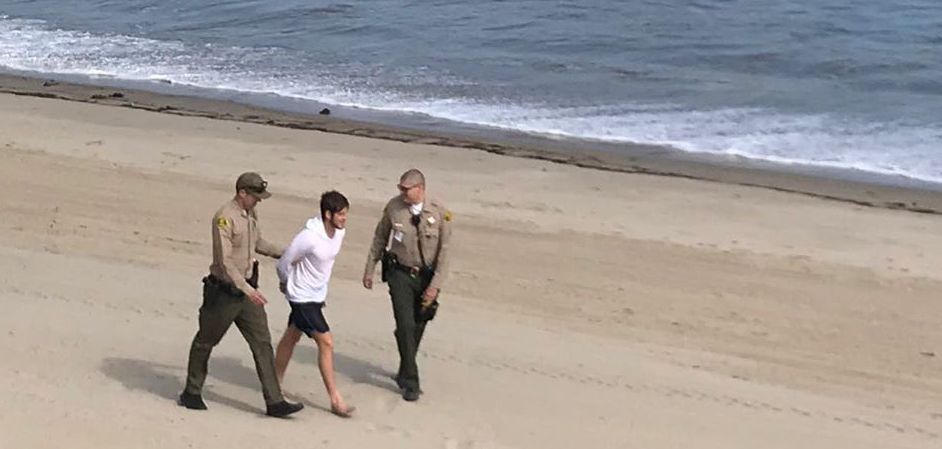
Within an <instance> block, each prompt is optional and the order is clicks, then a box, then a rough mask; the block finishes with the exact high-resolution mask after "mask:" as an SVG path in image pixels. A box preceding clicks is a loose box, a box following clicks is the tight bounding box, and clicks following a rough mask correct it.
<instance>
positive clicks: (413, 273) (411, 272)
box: [409, 267, 419, 277]
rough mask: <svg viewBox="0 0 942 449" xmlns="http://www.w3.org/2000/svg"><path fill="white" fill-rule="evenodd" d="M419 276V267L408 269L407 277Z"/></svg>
mask: <svg viewBox="0 0 942 449" xmlns="http://www.w3.org/2000/svg"><path fill="white" fill-rule="evenodd" d="M418 275H419V267H409V276H412V277H416V276H418Z"/></svg>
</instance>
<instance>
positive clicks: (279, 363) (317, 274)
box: [275, 191, 354, 418]
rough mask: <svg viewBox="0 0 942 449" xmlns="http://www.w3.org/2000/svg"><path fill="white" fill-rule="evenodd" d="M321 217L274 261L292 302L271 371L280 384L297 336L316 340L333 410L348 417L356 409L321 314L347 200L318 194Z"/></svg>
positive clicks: (347, 205)
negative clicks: (347, 399)
mask: <svg viewBox="0 0 942 449" xmlns="http://www.w3.org/2000/svg"><path fill="white" fill-rule="evenodd" d="M320 206H321V207H320V209H321V214H320V217H313V218H311V219H309V220H308V221H307V223H306V224H305V225H304V228H303V229H301V231H300V232H298V234H297V235H296V236H295V237H294V240H292V241H291V245H290V246H288V249H286V250H285V252H284V254H283V255H282V257H281V259H280V260H279V261H278V278H279V279H280V280H281V291H282V292H283V293H284V294H285V297H286V298H287V299H288V303H289V304H290V305H291V315H290V316H289V317H288V328H287V329H285V334H284V336H282V337H281V342H279V343H278V349H277V350H276V351H275V373H276V375H277V377H278V383H279V384H282V385H283V381H284V377H285V370H287V369H288V362H290V361H291V354H292V353H294V347H295V346H296V345H297V344H298V341H299V340H300V339H301V335H302V334H304V335H307V336H308V337H310V338H313V339H314V341H315V342H316V343H317V350H318V355H317V365H318V367H319V368H320V371H321V377H323V379H324V386H325V387H327V395H328V396H329V397H330V410H331V412H332V413H333V414H335V415H337V416H340V417H343V418H349V417H350V416H352V413H353V410H354V407H351V406H349V405H347V404H345V403H344V401H343V397H342V396H341V395H340V391H338V390H337V383H336V382H335V380H334V339H333V337H332V336H331V334H330V326H328V325H327V320H326V319H325V318H324V311H323V309H324V305H325V301H326V299H327V282H328V281H330V272H331V270H332V269H333V267H334V259H336V257H337V253H339V252H340V245H341V244H342V243H343V235H344V226H345V225H346V223H347V211H348V209H349V208H350V203H349V202H348V201H347V198H346V197H344V196H343V195H342V194H340V193H339V192H336V191H330V192H326V193H324V194H323V195H321V205H320Z"/></svg>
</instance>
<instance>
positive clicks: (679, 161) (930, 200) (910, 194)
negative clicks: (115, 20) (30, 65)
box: [0, 74, 942, 215]
mask: <svg viewBox="0 0 942 449" xmlns="http://www.w3.org/2000/svg"><path fill="white" fill-rule="evenodd" d="M0 93H7V94H12V95H21V96H32V97H41V98H53V99H61V100H68V101H77V102H84V103H93V104H101V105H108V106H120V107H128V108H134V109H141V110H148V111H153V112H161V113H167V114H174V115H181V116H192V117H204V118H212V119H220V120H229V121H238V122H246V123H256V124H263V125H270V126H277V127H283V128H292V129H301V130H313V131H321V132H327V133H336V134H346V135H353V136H360V137H370V138H376V139H383V140H391V141H398V142H408V143H416V144H426V145H440V146H445V147H453V148H465V149H474V150H480V151H485V152H489V153H493V154H498V155H503V156H510V157H517V158H527V159H537V160H544V161H550V162H555V163H560V164H566V165H572V166H577V167H583V168H590V169H596V170H603V171H610V172H621V173H627V174H645V175H654V176H664V177H674V178H686V179H694V180H701V181H709V182H717V183H723V184H732V185H739V186H747V187H757V188H763V189H768V190H774V191H779V192H785V193H792V194H798V195H804V196H809V197H814V198H819V199H825V200H831V201H838V202H844V203H850V204H855V205H858V206H865V207H874V208H883V209H894V210H905V211H909V212H915V213H921V214H934V215H942V191H938V190H933V189H931V188H930V187H929V186H930V185H931V184H930V183H927V182H926V183H922V182H919V181H911V182H907V184H913V185H919V186H920V187H913V186H909V185H893V184H892V183H882V182H877V181H876V179H877V178H878V177H879V176H880V175H877V174H873V179H874V180H873V181H870V180H858V179H846V178H849V177H850V176H843V177H841V176H836V174H837V173H838V172H839V171H838V170H826V169H820V170H813V173H805V172H802V171H800V170H788V169H787V168H786V167H784V166H782V167H777V166H773V165H774V164H772V163H763V162H760V161H752V160H747V159H741V160H736V161H730V160H729V159H730V158H723V157H719V156H716V157H711V156H710V155H697V154H693V153H683V152H681V151H680V150H676V151H674V150H671V149H669V148H667V147H661V146H656V145H642V144H633V145H615V144H606V143H601V142H600V143H597V144H595V143H591V142H587V143H576V142H573V141H567V140H554V139H550V138H542V137H539V136H532V135H528V134H525V133H513V132H506V131H496V130H495V132H494V134H495V135H497V137H496V138H490V137H484V136H475V137H473V138H470V137H468V136H464V135H460V133H453V132H447V131H441V132H440V131H437V130H436V131H434V132H429V131H423V130H417V129H411V128H408V127H397V126H392V125H385V124H381V123H373V122H366V121H360V120H351V119H346V118H337V117H335V116H330V115H312V114H304V113H299V112H288V111H280V110H275V109H272V108H268V107H262V106H254V105H249V104H244V103H239V102H236V101H232V100H222V99H212V98H203V97H197V96H185V95H177V94H168V93H157V92H152V91H147V90H143V89H138V88H128V87H111V86H97V85H91V84H81V83H78V82H71V81H60V80H56V79H55V78H54V77H31V76H23V75H12V74H0ZM480 134H483V132H481V133H480ZM615 148H617V149H619V150H622V151H625V150H627V152H628V154H616V153H615V151H613V150H614V149H615ZM807 171H812V170H810V169H809V170H807ZM840 172H843V170H840ZM848 172H849V171H848ZM826 173H828V174H832V175H835V176H834V177H829V176H826V175H825V174H826ZM887 179H889V177H887ZM922 186H925V188H921V187H922Z"/></svg>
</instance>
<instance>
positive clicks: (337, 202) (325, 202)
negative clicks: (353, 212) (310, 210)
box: [321, 190, 350, 218]
mask: <svg viewBox="0 0 942 449" xmlns="http://www.w3.org/2000/svg"><path fill="white" fill-rule="evenodd" d="M348 207H350V202H349V201H347V197H345V196H343V194H342V193H340V192H338V191H336V190H331V191H329V192H324V194H323V195H321V218H324V217H326V216H327V211H330V213H331V214H336V213H337V212H340V211H342V210H344V209H346V208H348Z"/></svg>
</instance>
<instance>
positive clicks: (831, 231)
mask: <svg viewBox="0 0 942 449" xmlns="http://www.w3.org/2000/svg"><path fill="white" fill-rule="evenodd" d="M6 80H7V81H9V80H10V78H7V79H6ZM32 82H39V83H41V80H40V81H35V80H34V81H32ZM27 87H28V86H27ZM34 87H35V86H34ZM17 89H18V87H16V86H12V87H11V85H10V83H9V82H8V83H7V85H6V87H5V88H4V89H3V90H4V91H6V92H14V91H17ZM19 89H25V88H23V87H22V86H20V87H19ZM37 89H39V88H38V87H37V88H35V89H33V90H31V91H30V92H32V94H33V95H34V96H22V95H12V94H0V136H2V137H0V155H2V162H0V192H2V193H0V214H2V216H3V217H4V219H3V220H2V226H3V232H2V233H0V272H2V273H3V280H2V282H0V300H2V303H3V305H4V306H5V313H3V314H0V339H2V341H3V343H2V344H0V360H2V361H3V363H0V403H2V404H4V405H5V407H4V411H3V412H2V413H0V448H4V449H6V448H11V449H13V448H59V447H64V446H66V445H68V446H69V447H72V448H96V449H101V448H112V447H113V448H118V447H121V448H124V447H142V448H149V447H155V448H156V447H161V448H163V447H232V448H241V447H246V448H248V447H335V448H363V447H388V448H407V447H408V448H447V449H455V448H463V449H464V448H535V447H541V448H572V447H593V448H644V449H649V448H724V449H726V448H828V449H834V448H854V449H862V448H874V449H876V448H881V449H883V448H936V447H940V446H942V376H940V373H942V302H940V301H939V298H940V295H942V272H940V270H939V267H940V266H942V251H940V249H942V232H939V231H940V230H942V216H940V215H939V214H938V213H936V212H935V211H937V210H939V209H938V205H940V204H942V200H940V198H939V197H940V194H939V193H934V192H921V191H913V190H907V189H901V188H897V187H887V186H869V185H860V184H854V183H849V182H839V181H829V180H815V179H810V178H807V177H804V176H797V175H796V176H785V175H782V174H765V175H763V172H756V171H749V170H736V169H731V168H713V169H709V168H702V167H701V168H696V170H704V171H703V172H702V173H707V174H708V175H709V176H707V175H706V174H704V175H702V176H701V175H689V172H688V171H686V170H692V168H690V167H689V166H684V165H683V163H681V162H673V164H674V165H671V164H672V162H671V161H663V160H652V161H647V162H646V161H636V166H644V167H650V165H644V164H647V163H650V164H654V165H656V166H657V167H660V168H656V169H650V170H634V171H635V172H634V173H631V172H630V171H631V170H611V169H607V170H599V169H595V168H589V167H580V166H578V165H586V164H576V165H574V164H573V163H575V162H578V161H573V160H569V159H559V158H554V157H548V158H542V159H541V158H534V157H513V156H512V154H513V152H509V153H508V152H506V151H496V149H495V148H491V149H492V150H495V151H482V150H488V148H489V147H488V146H487V145H486V144H480V145H456V146H447V145H434V144H429V142H438V143H448V142H442V141H439V140H431V139H428V138H423V137H422V136H411V137H409V138H408V139H405V138H402V139H395V138H393V137H390V136H389V135H379V136H374V137H369V136H363V135H353V134H376V133H377V132H376V130H373V131H369V130H367V131H358V132H355V130H357V129H362V128H359V127H352V128H348V129H345V130H337V129H335V130H330V131H336V132H324V131H323V130H317V129H292V128H304V127H301V126H297V127H292V126H270V125H266V124H264V122H265V121H266V120H268V119H265V118H264V117H261V116H259V117H257V119H247V118H246V117H245V116H244V115H239V114H235V113H233V114H230V116H229V117H219V118H226V119H227V120H218V119H214V118H211V117H200V116H197V115H199V114H195V113H186V114H180V113H179V112H180V111H179V110H172V109H166V108H165V109H161V108H160V106H159V105H158V106H155V107H147V108H133V107H132V108H128V107H116V106H127V104H115V105H109V104H90V103H88V101H93V102H101V103H120V102H126V101H133V98H130V99H129V97H132V95H131V94H128V95H124V94H122V95H123V96H122V97H120V98H118V97H109V96H108V95H110V94H109V93H110V92H113V91H114V89H107V90H101V89H98V90H96V89H94V88H88V89H86V90H84V91H83V90H81V89H77V90H75V91H74V92H73V93H72V94H74V95H76V98H74V99H79V100H86V101H83V102H76V101H66V100H63V99H60V98H67V95H66V94H65V93H51V94H49V95H45V96H51V97H56V98H37V97H36V96H35V94H36V93H37V92H38V90H37ZM27 90H29V89H27ZM94 92H104V93H103V94H98V95H106V96H105V97H100V98H97V99H93V98H91V95H94V94H95V93H94ZM151 99H152V100H155V101H156V100H159V101H165V102H171V101H177V100H176V99H173V98H168V97H159V96H154V97H152V98H151ZM159 101H158V103H159ZM152 103H154V101H152ZM143 109H153V110H143ZM158 111H162V112H171V113H169V114H167V113H160V112H158ZM204 115H205V114H204ZM240 117H241V118H240ZM237 119H238V120H237ZM240 120H241V121H240ZM252 121H261V122H262V123H250V122H252ZM274 124H279V123H274ZM280 124H282V125H285V123H280ZM330 126H341V125H338V124H336V123H334V124H333V125H330ZM313 127H314V126H307V128H313ZM368 131H369V132H368ZM376 137H386V138H383V139H379V138H376ZM390 139H393V140H390ZM402 140H407V141H402ZM452 143H455V142H452ZM500 153H507V154H500ZM517 156H528V155H527V154H517ZM554 161H562V162H573V163H570V164H561V163H557V162H554ZM637 164H640V165H637ZM413 166H416V167H419V168H421V169H422V170H423V171H425V173H426V175H427V176H428V179H429V192H430V194H431V195H433V196H437V197H439V198H442V199H443V200H444V201H445V202H446V203H447V204H448V206H449V207H450V208H451V209H452V211H453V212H454V215H455V217H456V221H455V231H454V239H453V246H454V249H453V263H452V270H453V271H452V273H451V277H450V280H449V282H448V283H447V285H446V287H445V290H444V292H443V296H442V303H443V306H442V309H441V311H440V313H439V317H438V318H436V320H435V321H434V322H433V323H432V324H431V325H430V327H429V329H428V331H427V333H426V339H425V340H424V342H423V351H422V354H421V356H420V361H419V363H420V368H421V369H422V373H423V389H424V390H425V392H426V394H425V395H424V396H423V398H422V400H421V401H419V402H418V403H415V404H412V403H405V402H403V401H402V400H401V398H400V397H399V395H398V394H397V391H396V389H395V385H394V384H393V382H392V381H391V380H390V379H389V375H390V374H391V372H392V371H393V370H394V369H395V366H396V363H397V355H396V348H395V342H394V340H393V335H392V329H393V321H392V314H391V307H390V305H389V300H388V297H387V296H386V292H385V291H384V289H383V288H379V289H374V290H372V291H368V290H365V289H363V288H362V286H360V283H359V279H360V276H361V274H362V267H363V263H364V260H365V257H366V252H367V245H368V244H369V241H370V236H371V234H372V230H373V226H374V225H375V223H376V219H377V218H378V216H379V213H380V209H381V207H382V205H383V204H384V202H385V201H386V200H387V199H388V198H389V197H390V196H391V195H393V194H395V182H396V180H397V177H398V175H399V174H400V173H401V172H402V171H404V170H405V169H408V168H411V167H413ZM246 170H257V171H259V172H260V173H262V174H263V176H265V177H266V178H267V179H268V180H269V181H270V190H271V191H272V192H273V193H274V196H273V197H272V198H271V199H270V200H267V201H265V202H264V203H263V204H262V205H261V206H259V215H260V217H261V222H262V224H263V226H264V231H265V235H266V237H267V238H268V239H270V240H272V241H275V242H280V243H283V244H286V243H287V242H288V240H289V239H290V238H291V237H292V236H293V235H294V233H295V231H296V230H297V229H298V228H299V227H300V226H301V224H302V223H303V221H304V219H306V218H307V217H309V216H311V215H312V214H314V213H316V204H315V203H314V201H313V198H315V197H317V196H318V195H319V194H320V193H321V192H322V191H324V190H327V189H338V190H340V191H342V192H344V193H345V194H346V195H347V196H348V197H349V198H350V199H351V202H352V209H351V214H350V218H349V222H348V234H347V238H346V241H345V245H344V248H343V251H342V252H341V254H340V257H339V258H338V261H337V266H336V268H335V270H334V278H333V281H332V284H331V298H330V299H329V307H328V309H327V314H328V317H329V319H330V320H331V324H332V327H333V328H334V332H335V339H336V346H337V352H338V371H339V383H340V387H341V389H342V391H343V392H344V394H345V396H346V398H347V399H348V401H349V402H351V403H353V404H355V405H356V406H357V407H358V413H357V416H356V417H355V419H352V420H340V419H338V418H336V417H334V416H332V415H330V414H329V413H328V412H327V411H326V408H327V407H329V402H328V401H327V398H326V395H325V393H324V391H323V386H322V384H321V381H320V377H319V374H318V373H317V371H316V364H315V357H316V351H315V349H314V348H313V345H312V344H311V343H309V342H308V343H307V345H306V346H304V347H303V348H301V349H299V350H298V351H297V352H296V353H295V357H294V362H293V365H292V367H291V368H290V370H289V372H288V376H287V379H286V385H285V389H286V392H287V394H288V396H289V397H290V398H293V399H295V400H300V401H302V402H304V403H305V404H306V405H307V406H308V408H307V409H306V410H304V411H303V412H302V413H300V414H299V415H296V417H295V418H293V419H288V420H276V419H271V418H267V417H265V416H264V415H263V414H262V412H263V401H262V397H261V393H260V390H259V385H258V380H257V378H256V377H255V373H254V369H253V367H252V361H251V355H250V353H249V351H248V348H247V347H246V345H245V343H244V342H243V341H242V339H241V338H240V336H239V335H238V333H237V332H235V331H234V330H231V331H230V333H229V334H228V335H227V336H226V338H225V339H224V340H223V342H222V344H221V345H220V346H219V347H218V348H217V349H216V350H215V351H214V355H213V359H212V361H211V364H210V377H209V379H208V381H207V388H206V391H205V397H206V399H207V402H208V404H209V407H210V410H208V411H206V412H191V411H188V410H185V409H183V408H181V407H179V406H177V405H176V403H175V398H176V395H177V394H178V393H179V392H180V390H181V388H182V385H183V378H184V374H185V368H186V366H185V363H186V354H187V349H188V347H189V344H190V341H191V339H192V336H193V333H194V332H195V331H196V316H197V309H198V307H199V303H200V279H201V277H202V276H204V275H205V273H206V270H207V266H208V264H209V262H210V241H209V240H210V235H209V229H210V220H211V218H212V213H213V212H214V211H215V210H216V208H217V207H218V206H219V205H220V204H222V203H223V202H225V201H226V200H227V199H229V198H230V197H231V195H232V184H233V182H234V179H235V176H237V175H238V174H239V173H241V172H243V171H246ZM710 170H712V171H710ZM640 172H648V173H652V172H670V173H671V174H672V175H671V176H658V175H652V174H645V173H640ZM698 173H700V172H698ZM763 176H766V177H767V178H768V179H770V180H778V181H774V182H771V181H770V182H769V183H766V184H763V183H762V182H761V181H762V179H765V178H763ZM706 179H709V180H706ZM743 179H745V181H744V180H743ZM780 183H787V185H788V188H784V187H782V185H781V184H780ZM742 184H750V185H742ZM783 190H787V191H783ZM868 198H869V199H868ZM919 212H922V213H919ZM262 289H263V291H264V292H265V294H266V295H267V296H268V298H269V299H270V300H271V303H270V304H269V305H268V307H267V309H268V314H269V323H270V325H271V329H272V334H273V335H274V336H275V338H277V336H279V335H280V334H281V332H282V331H283V330H284V326H285V321H286V319H287V314H288V307H287V305H286V304H285V303H284V302H283V301H281V300H279V298H280V296H279V294H278V289H277V285H276V282H275V273H274V265H273V263H272V261H270V260H266V261H264V265H263V271H262Z"/></svg>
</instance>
